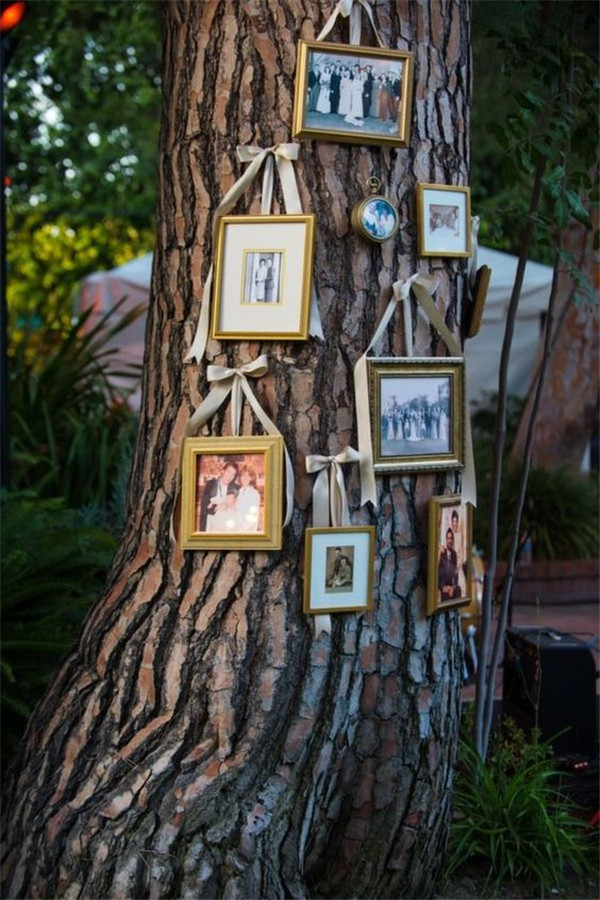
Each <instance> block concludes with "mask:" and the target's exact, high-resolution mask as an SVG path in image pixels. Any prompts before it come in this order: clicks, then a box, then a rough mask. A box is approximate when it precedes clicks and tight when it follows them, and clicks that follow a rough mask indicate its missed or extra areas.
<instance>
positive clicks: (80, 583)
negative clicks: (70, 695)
mask: <svg viewBox="0 0 600 900" xmlns="http://www.w3.org/2000/svg"><path fill="white" fill-rule="evenodd" d="M1 508H2V533H1V537H0V548H1V563H0V565H1V568H0V572H1V577H2V599H1V606H0V609H1V611H2V638H1V644H0V646H1V648H2V664H1V666H2V707H1V708H2V756H3V760H4V762H6V761H7V759H8V757H9V756H10V755H12V753H13V752H14V750H15V748H16V746H17V744H18V741H19V739H20V737H21V734H22V733H23V730H24V728H25V724H26V722H27V719H28V717H29V715H30V714H31V712H32V711H33V707H34V706H35V704H36V703H37V701H38V700H39V698H40V697H41V695H42V693H43V692H44V690H45V687H46V685H47V684H48V682H49V679H50V675H51V672H52V670H53V669H54V667H55V666H56V665H57V663H58V662H59V660H60V659H61V658H62V657H63V656H64V654H65V653H66V652H67V651H68V650H69V648H70V647H71V645H72V643H73V641H74V639H75V637H76V635H77V633H78V630H79V628H80V626H81V623H82V621H83V618H84V616H85V614H86V612H87V610H88V609H89V606H90V603H91V602H92V600H93V599H94V598H95V596H96V595H97V594H98V593H99V592H100V590H101V589H102V586H103V583H104V578H105V572H106V569H107V567H108V565H109V564H110V561H111V559H112V557H113V555H114V553H115V550H116V546H117V542H116V539H115V538H114V537H112V536H111V535H109V534H108V533H106V532H105V531H102V530H101V529H99V528H95V527H89V526H88V525H87V524H86V523H85V518H84V516H83V514H82V513H81V512H76V511H75V510H72V509H66V508H65V507H64V503H63V501H62V500H56V499H55V500H45V501H40V500H39V499H37V498H35V497H33V496H31V497H28V496H27V495H24V494H22V495H19V494H11V495H8V496H6V495H5V496H3V498H2V505H1Z"/></svg>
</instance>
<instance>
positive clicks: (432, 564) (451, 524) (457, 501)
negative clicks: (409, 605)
mask: <svg viewBox="0 0 600 900" xmlns="http://www.w3.org/2000/svg"><path fill="white" fill-rule="evenodd" d="M472 513H473V507H472V505H471V504H470V503H463V502H462V498H461V497H460V495H459V494H445V495H442V496H438V497H431V498H430V500H429V548H428V558H427V604H426V606H427V615H428V616H431V615H435V614H436V613H440V612H445V611H447V610H449V609H458V608H459V607H463V606H469V605H470V604H471V603H472V602H473V600H474V589H475V586H474V581H473V576H472V557H471V545H472V541H473V537H472V535H473V515H472Z"/></svg>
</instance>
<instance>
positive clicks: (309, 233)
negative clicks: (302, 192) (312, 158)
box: [212, 214, 315, 341]
mask: <svg viewBox="0 0 600 900" xmlns="http://www.w3.org/2000/svg"><path fill="white" fill-rule="evenodd" d="M314 238H315V216H314V215H312V214H309V215H290V216H223V217H222V218H221V219H220V220H219V225H218V229H217V238H216V240H217V248H216V262H215V282H214V298H213V306H212V336H213V337H214V338H218V339H219V340H221V339H227V340H243V339H244V338H248V339H251V340H286V341H294V340H306V339H307V337H308V327H309V320H310V298H311V288H312V267H313V253H314Z"/></svg>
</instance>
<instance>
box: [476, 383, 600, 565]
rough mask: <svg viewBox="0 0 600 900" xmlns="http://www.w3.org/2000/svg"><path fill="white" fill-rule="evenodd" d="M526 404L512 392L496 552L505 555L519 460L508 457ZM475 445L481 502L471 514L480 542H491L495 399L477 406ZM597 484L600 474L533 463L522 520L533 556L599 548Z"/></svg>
mask: <svg viewBox="0 0 600 900" xmlns="http://www.w3.org/2000/svg"><path fill="white" fill-rule="evenodd" d="M522 406H523V403H522V401H521V400H519V399H518V398H516V397H509V403H508V410H507V425H506V434H507V438H506V445H505V446H506V452H505V460H504V465H503V469H504V473H505V475H504V478H503V481H502V487H501V491H500V508H499V519H498V526H499V538H498V552H499V554H500V556H501V557H503V556H504V557H505V556H506V554H507V553H508V548H509V545H510V541H511V539H512V535H513V528H514V525H513V522H514V510H515V507H516V503H517V496H518V491H519V481H520V475H521V468H520V465H516V464H515V463H513V462H511V461H510V458H509V457H510V448H511V446H512V443H513V438H514V435H515V434H516V430H517V426H518V424H519V420H520V417H521V411H522ZM472 421H473V445H474V450H475V464H476V471H477V474H478V481H477V493H478V498H479V502H478V504H477V508H476V509H475V512H474V516H473V539H474V541H475V544H476V545H477V546H478V547H487V546H488V526H489V522H488V510H489V497H490V488H491V485H490V479H489V472H490V469H491V459H492V443H493V429H494V422H495V402H494V400H493V398H490V402H489V405H487V404H484V405H482V406H481V407H479V408H478V409H477V410H476V412H475V413H474V415H473V420H472ZM598 501H599V489H598V481H597V479H596V478H594V477H591V476H587V475H573V474H571V473H570V472H567V471H565V470H562V469H559V470H556V471H553V470H547V469H536V468H532V469H531V471H530V473H529V479H528V483H527V497H526V500H525V507H524V509H523V516H522V519H521V533H522V534H523V535H527V536H528V537H530V538H531V542H532V549H533V557H534V559H535V560H551V559H588V558H593V557H595V556H596V555H597V553H598V544H599V542H600V528H599V523H598Z"/></svg>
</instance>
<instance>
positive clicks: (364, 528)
mask: <svg viewBox="0 0 600 900" xmlns="http://www.w3.org/2000/svg"><path fill="white" fill-rule="evenodd" d="M359 533H360V534H365V535H367V536H368V538H369V547H368V551H367V553H368V559H367V560H366V561H363V563H362V565H361V566H360V567H359V565H358V560H355V563H354V571H356V570H357V569H359V568H360V570H361V571H363V572H364V574H365V576H366V589H365V593H366V597H365V600H364V602H361V603H356V602H350V605H345V606H344V605H342V604H343V601H338V603H337V605H336V606H328V607H320V606H319V607H314V606H313V605H312V603H313V602H314V601H313V599H312V596H311V587H312V570H313V562H314V556H315V554H314V550H313V540H314V539H315V538H316V539H318V537H319V536H320V535H327V536H329V537H330V538H331V546H334V545H335V544H337V543H340V541H341V539H342V538H343V536H344V535H352V534H359ZM305 534H306V537H305V543H304V547H305V555H304V604H303V609H304V612H305V613H306V614H308V615H315V616H318V615H321V614H323V615H326V614H328V613H341V612H366V610H368V609H372V607H373V602H374V601H373V566H374V564H375V528H374V527H373V526H372V525H361V526H348V527H344V528H307V529H306V532H305ZM328 543H329V542H328ZM324 574H325V573H323V576H324ZM323 581H324V577H323ZM356 591H357V589H355V593H356Z"/></svg>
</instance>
